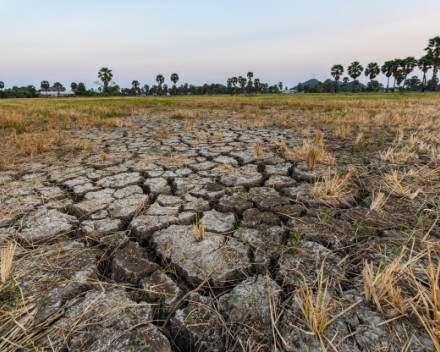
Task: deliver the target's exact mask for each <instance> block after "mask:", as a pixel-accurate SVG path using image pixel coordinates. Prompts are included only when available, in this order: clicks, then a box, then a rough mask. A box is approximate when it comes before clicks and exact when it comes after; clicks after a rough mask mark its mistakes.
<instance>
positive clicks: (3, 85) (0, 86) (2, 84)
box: [0, 81, 5, 89]
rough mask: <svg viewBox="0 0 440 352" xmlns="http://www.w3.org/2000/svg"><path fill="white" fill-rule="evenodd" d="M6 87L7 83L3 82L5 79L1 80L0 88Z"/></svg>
mask: <svg viewBox="0 0 440 352" xmlns="http://www.w3.org/2000/svg"><path fill="white" fill-rule="evenodd" d="M3 88H5V84H4V83H3V81H0V89H3Z"/></svg>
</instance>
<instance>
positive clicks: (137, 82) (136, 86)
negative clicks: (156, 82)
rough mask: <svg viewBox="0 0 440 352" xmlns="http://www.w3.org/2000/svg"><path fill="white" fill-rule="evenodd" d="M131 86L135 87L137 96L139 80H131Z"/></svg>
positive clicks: (134, 90)
mask: <svg viewBox="0 0 440 352" xmlns="http://www.w3.org/2000/svg"><path fill="white" fill-rule="evenodd" d="M131 87H132V89H133V92H134V95H136V96H137V93H138V91H139V81H137V80H134V81H133V82H131Z"/></svg>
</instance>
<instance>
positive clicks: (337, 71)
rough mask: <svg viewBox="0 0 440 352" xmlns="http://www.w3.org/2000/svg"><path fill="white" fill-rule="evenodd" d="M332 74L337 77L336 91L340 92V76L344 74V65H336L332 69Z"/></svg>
mask: <svg viewBox="0 0 440 352" xmlns="http://www.w3.org/2000/svg"><path fill="white" fill-rule="evenodd" d="M330 74H331V75H332V76H333V78H334V79H335V92H336V93H337V92H338V81H339V78H340V77H341V76H342V75H343V74H344V67H343V66H342V65H334V66H333V67H332V69H331V71H330Z"/></svg>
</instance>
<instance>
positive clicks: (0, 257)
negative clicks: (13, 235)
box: [0, 243, 17, 284]
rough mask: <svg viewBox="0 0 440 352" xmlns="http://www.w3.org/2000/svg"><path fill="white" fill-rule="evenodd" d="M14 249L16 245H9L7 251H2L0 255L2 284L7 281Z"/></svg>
mask: <svg viewBox="0 0 440 352" xmlns="http://www.w3.org/2000/svg"><path fill="white" fill-rule="evenodd" d="M16 248H17V244H16V243H15V244H11V245H9V247H8V248H7V249H3V250H2V251H1V253H0V279H1V283H2V284H4V283H5V282H6V281H7V280H9V276H10V273H11V266H12V261H13V259H14V254H15V249H16Z"/></svg>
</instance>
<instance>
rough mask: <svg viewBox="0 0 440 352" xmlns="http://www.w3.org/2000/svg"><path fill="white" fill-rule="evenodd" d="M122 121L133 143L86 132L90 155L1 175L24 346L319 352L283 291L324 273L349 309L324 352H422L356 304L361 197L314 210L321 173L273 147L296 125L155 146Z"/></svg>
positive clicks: (234, 129) (156, 131) (174, 130)
mask: <svg viewBox="0 0 440 352" xmlns="http://www.w3.org/2000/svg"><path fill="white" fill-rule="evenodd" d="M126 120H127V121H130V122H131V123H132V124H133V125H134V126H135V128H136V134H135V135H134V136H132V135H131V134H129V133H127V131H126V130H124V129H122V128H116V127H115V128H109V131H108V133H102V132H100V131H99V130H97V129H93V128H91V129H90V130H89V131H87V132H85V133H84V134H83V138H84V139H91V140H92V141H93V148H92V149H90V150H84V151H80V152H78V153H77V154H76V155H75V157H74V158H72V159H70V160H58V161H56V160H55V161H53V162H51V163H29V164H26V165H23V166H22V170H21V171H20V172H18V171H17V172H4V173H2V174H0V182H1V205H0V207H1V208H0V210H1V217H0V233H1V234H2V239H1V240H2V241H5V240H6V239H7V238H15V239H16V240H17V241H18V242H19V243H20V244H21V248H22V249H20V250H19V249H17V252H16V259H15V262H16V263H15V265H16V267H18V268H20V274H16V281H17V284H18V285H19V287H20V288H21V290H22V295H23V298H24V299H32V306H31V310H30V313H29V314H30V319H31V322H29V321H28V322H27V323H28V331H33V333H34V335H35V336H38V339H35V340H34V341H33V342H32V344H33V345H32V346H30V347H29V349H30V350H32V349H37V350H45V351H52V350H65V351H235V350H236V351H239V350H249V351H250V350H263V351H271V350H275V349H276V350H283V351H320V350H322V348H321V344H320V342H319V340H318V339H317V338H316V337H315V336H311V335H309V334H307V333H306V331H308V328H307V326H306V325H305V322H304V317H303V316H302V313H301V311H300V308H299V306H298V301H297V299H296V298H295V297H296V296H295V288H296V287H298V286H301V285H305V284H307V285H309V286H310V287H312V286H313V285H316V284H317V280H318V274H319V272H320V269H321V265H322V263H323V262H325V265H324V273H325V275H326V277H328V278H329V280H330V286H331V287H332V295H333V294H334V295H337V296H338V297H339V300H338V302H339V303H338V304H339V305H338V306H337V308H336V312H335V314H334V315H336V314H337V313H339V312H341V311H343V310H344V309H346V308H347V307H349V306H350V305H352V304H353V303H356V302H358V301H360V304H358V305H357V306H356V307H355V308H353V309H350V310H348V311H347V312H346V313H345V314H343V315H342V316H340V317H339V318H338V319H337V320H336V322H335V323H334V324H332V325H331V326H330V327H329V328H328V330H329V331H328V335H327V336H328V337H329V339H331V341H332V344H333V345H334V346H337V350H338V351H350V352H354V351H370V350H377V351H379V350H380V351H400V350H402V349H403V348H404V345H405V346H406V348H408V350H413V351H425V350H431V349H433V345H432V342H431V340H430V339H429V337H428V335H427V334H426V333H425V332H424V331H423V329H419V330H417V331H408V329H411V328H410V327H409V325H405V323H404V322H401V321H398V322H397V323H396V322H394V323H395V324H394V325H393V329H391V328H390V327H389V324H385V323H386V320H387V318H386V317H385V316H384V315H382V314H380V313H379V312H378V311H377V310H376V309H375V307H374V306H373V305H371V304H369V303H367V302H366V300H365V298H364V296H363V294H362V290H363V289H362V285H361V284H360V283H359V281H360V279H359V275H360V270H359V268H358V264H359V261H360V260H358V262H356V261H355V260H354V261H350V260H343V258H344V257H346V256H347V255H352V249H353V248H351V247H350V245H351V244H352V243H353V242H354V241H355V239H354V237H353V236H354V234H357V236H358V238H357V239H359V238H360V236H364V237H365V238H367V237H368V236H371V234H362V233H361V232H359V231H356V225H355V224H354V222H352V221H351V220H352V219H354V218H356V216H361V215H362V216H364V215H365V214H367V213H368V211H369V202H370V201H371V195H370V194H368V192H365V191H362V189H361V187H359V188H358V189H357V190H356V191H353V192H352V193H350V194H348V195H346V198H345V200H344V202H343V203H342V204H339V205H337V206H333V207H332V206H328V204H325V203H323V202H320V200H319V199H314V198H313V197H312V196H311V194H310V186H308V185H307V183H312V182H314V180H315V179H316V177H317V176H319V175H323V174H324V173H325V172H326V170H327V167H325V166H319V165H318V166H317V168H316V169H315V170H313V171H311V170H309V169H308V167H307V165H306V164H305V163H304V162H302V163H301V162H296V161H294V160H289V159H288V158H286V157H285V156H283V155H282V154H281V153H280V152H279V151H278V150H277V148H275V147H273V145H271V142H272V141H273V140H274V139H276V140H283V139H285V140H286V143H287V145H288V146H291V147H293V146H294V145H297V144H298V143H300V142H301V138H302V137H300V136H298V135H296V134H295V132H294V129H289V128H286V129H283V130H280V129H275V128H262V129H246V128H240V127H239V125H238V124H235V123H232V122H231V121H229V120H221V121H220V120H215V121H207V120H200V121H197V124H196V127H195V128H194V130H192V131H184V126H185V125H184V123H185V121H184V120H173V121H172V122H171V120H164V121H162V122H161V123H162V124H167V126H168V130H169V135H168V136H167V138H160V137H159V135H160V128H161V125H160V123H159V124H157V123H156V124H154V123H152V121H151V120H148V119H146V118H127V119H126ZM170 122H171V123H170ZM218 131H221V132H222V137H221V138H219V137H216V136H218ZM257 142H260V143H261V144H262V146H263V154H262V155H260V156H256V152H255V144H256V143H257ZM334 148H336V149H337V148H338V146H334ZM359 167H364V166H363V165H361V166H359ZM334 169H338V170H339V171H340V172H346V171H347V166H344V165H341V166H335V167H334ZM358 182H359V184H360V185H361V183H362V180H361V181H358ZM327 209H330V212H327V213H328V216H326V215H325V213H326V210H327ZM333 210H335V211H333ZM399 211H400V212H401V213H402V214H404V213H405V212H406V208H402V209H401V210H399V209H396V214H397V213H399ZM359 214H361V215H359ZM324 216H325V217H326V218H327V219H326V220H325V221H323V218H324ZM196 222H198V223H201V224H202V225H203V226H205V228H206V234H205V238H204V239H203V240H202V241H196V239H195V229H194V224H195V223H196ZM399 224H400V220H397V224H396V226H398V225H399ZM388 225H389V224H388ZM390 226H391V227H392V226H393V225H392V224H391V225H390ZM377 227H380V226H379V225H378V226H377ZM384 228H385V227H384ZM365 231H367V230H365ZM375 231H376V230H375ZM382 236H383V233H382ZM368 238H371V237H368ZM372 241H375V240H374V239H373V240H372ZM25 249H26V250H25ZM365 254H366V255H367V256H368V255H370V256H374V251H373V250H370V251H368V250H365ZM351 257H353V258H354V257H357V255H352V256H351ZM351 257H350V258H351ZM35 331H37V332H35ZM404 336H406V337H408V338H406V337H404ZM274 340H276V341H277V342H276V345H277V346H278V347H277V348H275V347H274V346H275V343H274ZM408 341H409V342H408ZM23 350H28V349H26V348H24V349H23Z"/></svg>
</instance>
